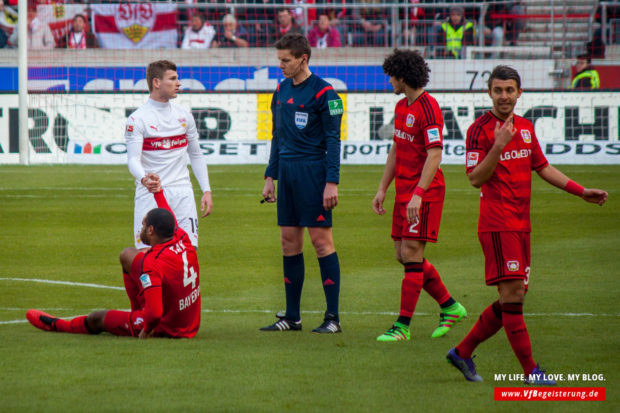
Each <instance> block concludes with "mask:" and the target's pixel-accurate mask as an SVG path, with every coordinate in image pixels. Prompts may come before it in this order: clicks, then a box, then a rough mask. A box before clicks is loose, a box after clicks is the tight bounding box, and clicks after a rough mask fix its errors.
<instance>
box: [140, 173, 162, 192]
mask: <svg viewBox="0 0 620 413" xmlns="http://www.w3.org/2000/svg"><path fill="white" fill-rule="evenodd" d="M140 182H142V185H144V186H145V187H146V189H148V191H149V192H150V193H152V194H154V193H156V192H159V191H161V180H160V179H159V175H157V174H155V173H153V172H149V173H147V174H146V175H144V178H142V180H141V181H140Z"/></svg>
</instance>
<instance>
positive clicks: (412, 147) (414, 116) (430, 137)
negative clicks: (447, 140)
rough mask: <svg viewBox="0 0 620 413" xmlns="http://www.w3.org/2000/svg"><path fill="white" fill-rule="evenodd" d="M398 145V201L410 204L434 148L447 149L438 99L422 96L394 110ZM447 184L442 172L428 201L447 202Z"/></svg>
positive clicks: (426, 197) (403, 101) (404, 101)
mask: <svg viewBox="0 0 620 413" xmlns="http://www.w3.org/2000/svg"><path fill="white" fill-rule="evenodd" d="M394 144H395V145H396V169H395V171H394V178H395V185H396V202H409V201H410V200H411V196H412V195H413V190H414V189H415V187H416V186H417V185H418V181H419V180H420V176H421V175H422V168H424V162H426V158H427V156H428V154H427V150H428V149H430V148H443V115H442V113H441V109H440V108H439V105H438V104H437V101H436V100H435V98H433V97H432V96H431V95H429V94H428V93H427V92H424V93H422V94H421V95H420V96H419V97H418V98H417V99H416V100H415V102H413V103H412V104H411V105H409V104H408V102H407V98H404V99H401V100H400V101H398V103H397V104H396V109H395V110H394ZM444 191H445V181H444V177H443V172H441V169H437V172H436V173H435V176H434V177H433V180H432V182H431V184H430V186H429V187H428V188H426V192H424V200H425V201H440V200H443V197H444Z"/></svg>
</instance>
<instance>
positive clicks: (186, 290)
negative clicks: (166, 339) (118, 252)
mask: <svg viewBox="0 0 620 413" xmlns="http://www.w3.org/2000/svg"><path fill="white" fill-rule="evenodd" d="M155 200H156V201H157V206H158V207H160V208H165V209H167V210H169V211H170V207H169V206H168V203H167V202H166V200H165V198H164V197H163V194H162V192H159V193H157V194H155ZM198 273H199V269H198V257H197V255H196V250H195V249H194V247H193V246H192V243H191V241H190V239H189V237H188V236H187V233H186V232H185V231H184V230H183V229H182V228H180V227H178V226H177V227H176V230H175V233H174V236H173V238H172V239H171V240H170V241H168V242H166V243H163V244H158V245H155V246H153V247H151V248H150V249H149V250H148V251H147V252H146V254H145V256H144V259H143V261H142V270H141V275H140V282H141V284H142V291H141V292H142V293H144V291H145V290H147V289H151V288H153V289H158V290H159V291H160V293H161V299H160V300H157V298H159V295H158V294H157V293H156V290H155V293H156V294H155V295H156V298H155V299H151V300H149V299H147V300H145V306H144V309H143V311H144V318H145V320H144V322H145V327H144V328H145V329H146V331H147V332H148V331H150V330H151V329H152V330H154V333H155V335H163V336H170V337H186V338H190V337H193V336H195V335H196V333H197V332H198V328H199V327H200V279H199V276H198ZM151 295H152V294H149V297H150V296H151ZM160 303H161V307H163V308H162V309H159V308H158V306H159V305H160ZM162 310H163V311H162ZM157 313H160V314H157ZM158 316H160V317H161V318H160V319H159V322H157V318H159V317H158Z"/></svg>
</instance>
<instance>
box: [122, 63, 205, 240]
mask: <svg viewBox="0 0 620 413" xmlns="http://www.w3.org/2000/svg"><path fill="white" fill-rule="evenodd" d="M146 81H147V83H148V86H149V92H150V95H149V99H148V101H147V102H146V103H145V104H144V105H142V106H141V107H140V108H138V110H136V111H135V112H133V113H132V114H131V115H130V116H129V118H128V119H127V123H126V126H125V141H126V143H127V163H128V165H129V172H131V174H132V175H133V176H134V177H135V178H136V196H135V205H134V225H133V226H134V240H135V243H136V248H146V247H147V246H146V245H144V244H143V243H142V241H140V229H141V228H142V218H144V216H145V215H146V213H147V212H148V211H150V210H151V209H153V208H156V207H157V205H156V204H155V201H154V198H153V196H152V195H151V193H154V192H157V191H159V190H160V189H161V188H164V192H165V195H166V199H167V200H168V204H169V205H170V207H171V208H172V210H173V212H174V215H175V216H176V217H177V222H178V224H179V226H180V227H181V228H183V229H184V230H185V232H187V234H188V235H189V237H190V240H191V242H192V245H194V247H196V248H197V247H198V213H197V211H196V202H195V199H194V191H193V189H192V183H191V180H190V177H189V170H188V169H187V157H188V155H189V160H190V162H191V165H192V170H193V172H194V175H195V176H196V179H197V180H198V184H199V185H200V189H201V190H202V193H203V195H202V199H201V200H200V209H201V211H202V213H203V214H202V217H206V216H207V215H209V214H210V213H211V209H212V208H213V199H212V197H211V187H210V185H209V174H208V171H207V163H206V160H205V157H204V156H203V154H202V151H201V149H200V146H199V143H198V131H197V129H196V122H195V121H194V117H193V116H192V114H191V113H190V112H188V111H187V110H185V109H184V108H182V107H181V106H179V105H176V104H174V103H171V102H170V100H171V99H174V98H176V97H177V93H178V91H179V87H180V86H181V82H180V81H179V76H178V74H177V67H176V65H175V64H174V63H173V62H170V61H168V60H159V61H156V62H152V63H150V64H149V65H148V67H147V69H146Z"/></svg>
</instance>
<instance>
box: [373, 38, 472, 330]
mask: <svg viewBox="0 0 620 413" xmlns="http://www.w3.org/2000/svg"><path fill="white" fill-rule="evenodd" d="M383 71H384V72H385V73H386V74H387V75H388V76H390V83H391V84H392V86H393V87H394V93H396V94H400V93H404V94H405V97H404V98H403V99H401V100H400V101H399V102H398V103H397V104H396V110H395V116H394V144H393V145H392V147H391V149H390V153H389V154H388V158H387V162H386V165H385V170H384V173H383V177H382V178H381V182H380V184H379V189H378V191H377V194H376V195H375V198H374V199H373V202H372V205H373V210H374V211H375V213H377V214H379V215H383V214H385V209H384V208H383V202H384V200H385V194H386V191H387V188H388V187H389V186H390V183H391V182H392V180H395V186H396V201H395V203H394V212H393V215H392V239H393V240H394V248H395V249H396V258H397V259H398V261H399V262H400V263H401V264H403V266H404V267H405V277H404V278H403V281H402V286H401V301H400V313H399V317H398V319H397V320H396V322H395V323H394V325H393V326H392V327H391V328H390V329H388V330H387V331H386V332H385V333H384V334H382V335H380V336H379V337H377V341H384V342H385V341H401V340H405V341H406V340H409V339H410V338H411V333H410V332H409V324H410V323H411V317H412V316H413V313H414V311H415V307H416V304H417V302H418V298H419V296H420V292H421V290H422V289H424V290H425V291H426V292H428V293H429V294H430V295H431V297H433V299H435V301H437V304H439V306H440V307H441V314H440V320H439V326H438V327H437V328H436V329H435V331H433V333H432V335H431V337H433V338H435V337H441V336H443V335H445V334H446V333H447V332H448V331H449V330H450V328H451V327H452V326H453V325H454V323H456V322H457V321H459V320H461V319H462V318H463V317H465V316H466V315H467V311H466V310H465V307H463V306H462V305H461V304H460V303H458V302H456V301H455V300H454V299H453V298H452V296H451V295H450V293H449V292H448V290H447V289H446V287H445V286H444V284H443V282H442V281H441V278H440V277H439V273H438V272H437V270H436V269H435V267H434V266H433V264H431V263H430V262H429V261H428V260H426V259H424V248H425V246H426V243H427V242H437V236H438V234H439V223H440V221H441V211H442V209H443V200H444V195H445V183H444V177H443V173H442V172H441V169H440V168H439V164H440V162H441V154H442V148H443V139H442V131H443V116H442V113H441V109H440V108H439V105H438V104H437V101H436V100H435V99H434V98H433V97H432V96H430V95H429V94H428V93H427V92H426V91H425V90H424V87H425V86H426V84H427V83H428V80H429V76H428V73H429V72H430V69H429V67H428V65H427V64H426V62H425V61H424V58H423V57H422V56H421V55H420V53H419V52H417V51H411V50H395V51H394V53H393V54H391V55H390V56H388V57H387V58H386V59H385V61H384V63H383Z"/></svg>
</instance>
